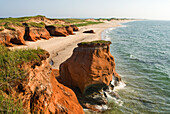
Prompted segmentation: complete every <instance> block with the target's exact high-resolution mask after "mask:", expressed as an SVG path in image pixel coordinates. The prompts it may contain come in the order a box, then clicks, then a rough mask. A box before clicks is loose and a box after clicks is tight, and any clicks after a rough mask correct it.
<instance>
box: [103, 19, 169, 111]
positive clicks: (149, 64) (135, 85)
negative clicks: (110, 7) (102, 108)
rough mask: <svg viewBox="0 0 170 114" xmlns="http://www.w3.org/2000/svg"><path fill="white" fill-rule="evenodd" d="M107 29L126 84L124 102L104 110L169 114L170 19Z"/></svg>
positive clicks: (123, 91)
mask: <svg viewBox="0 0 170 114" xmlns="http://www.w3.org/2000/svg"><path fill="white" fill-rule="evenodd" d="M123 25H124V27H118V28H115V29H112V28H110V29H107V30H105V31H104V32H103V34H102V37H103V39H104V40H110V41H112V44H111V47H110V48H111V49H110V50H111V53H112V55H113V56H114V58H115V62H116V71H117V72H118V73H119V74H120V75H121V77H122V79H123V81H124V82H125V83H126V87H124V88H123V89H120V90H118V91H117V93H118V94H119V95H120V100H121V101H122V102H123V104H122V103H121V105H120V104H119V103H114V102H113V103H112V104H110V107H111V109H110V110H109V111H107V112H105V113H118V114H119V113H124V114H128V113H137V114H139V113H144V114H153V113H160V114H168V113H169V114H170V21H135V22H129V23H125V24H123Z"/></svg>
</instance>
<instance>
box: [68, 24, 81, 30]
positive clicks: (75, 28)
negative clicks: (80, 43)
mask: <svg viewBox="0 0 170 114" xmlns="http://www.w3.org/2000/svg"><path fill="white" fill-rule="evenodd" d="M70 27H72V28H73V31H79V28H78V27H77V26H76V25H70Z"/></svg>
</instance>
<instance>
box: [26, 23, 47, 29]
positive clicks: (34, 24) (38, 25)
mask: <svg viewBox="0 0 170 114" xmlns="http://www.w3.org/2000/svg"><path fill="white" fill-rule="evenodd" d="M27 25H28V27H38V28H44V27H45V23H44V22H40V23H36V22H29V23H27Z"/></svg>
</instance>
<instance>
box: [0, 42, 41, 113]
mask: <svg viewBox="0 0 170 114" xmlns="http://www.w3.org/2000/svg"><path fill="white" fill-rule="evenodd" d="M43 54H44V50H42V49H39V48H38V49H27V50H23V49H18V50H12V51H10V50H9V49H7V48H6V47H5V46H4V45H1V44H0V113H11V114H13V113H14V114H15V113H16V114H18V113H23V110H24V109H23V106H22V102H21V100H20V99H19V98H15V99H14V98H13V97H12V93H8V92H7V93H6V91H5V90H6V89H10V90H11V91H13V89H12V85H13V84H14V85H15V82H16V81H20V80H22V79H24V78H25V76H27V73H26V71H25V70H23V69H21V68H20V67H19V65H21V64H23V63H27V62H31V61H35V60H36V61H39V62H40V61H41V59H40V57H39V55H43ZM11 91H10V92H11Z"/></svg>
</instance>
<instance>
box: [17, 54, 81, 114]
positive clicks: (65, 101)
mask: <svg viewBox="0 0 170 114" xmlns="http://www.w3.org/2000/svg"><path fill="white" fill-rule="evenodd" d="M39 57H40V59H41V61H40V62H38V61H36V60H35V61H32V62H29V63H23V64H22V65H20V68H21V69H25V70H26V71H27V73H28V76H27V77H26V78H25V80H23V81H21V82H18V84H17V86H16V88H15V90H16V91H17V93H16V96H17V97H20V98H21V99H22V101H23V105H24V107H25V108H27V110H28V111H29V112H31V113H35V112H36V113H45V114H50V113H53V114H61V113H62V114H83V113H84V112H83V108H82V107H81V105H80V104H79V102H78V100H77V98H76V95H75V94H74V92H73V91H72V90H71V89H69V88H67V87H65V86H64V85H62V84H60V83H59V82H58V81H57V80H56V78H55V76H54V74H53V72H52V68H51V66H50V64H49V61H48V60H47V57H49V54H48V53H46V54H44V55H40V56H39Z"/></svg>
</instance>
